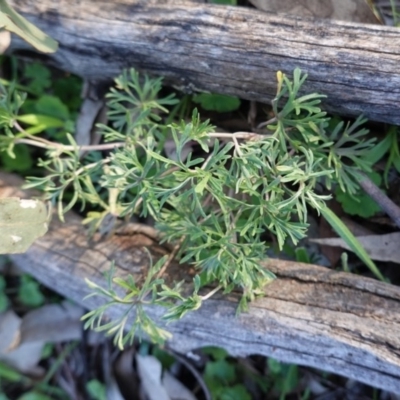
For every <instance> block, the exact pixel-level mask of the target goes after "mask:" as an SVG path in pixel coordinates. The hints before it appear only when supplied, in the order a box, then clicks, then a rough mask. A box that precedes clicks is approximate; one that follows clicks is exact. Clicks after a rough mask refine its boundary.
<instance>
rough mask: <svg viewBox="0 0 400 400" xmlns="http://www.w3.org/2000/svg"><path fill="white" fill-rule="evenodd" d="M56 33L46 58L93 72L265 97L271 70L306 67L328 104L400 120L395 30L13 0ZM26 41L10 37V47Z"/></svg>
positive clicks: (68, 0)
mask: <svg viewBox="0 0 400 400" xmlns="http://www.w3.org/2000/svg"><path fill="white" fill-rule="evenodd" d="M11 3H12V4H13V6H14V7H15V8H16V10H17V11H19V12H21V13H23V14H24V15H25V16H26V17H27V18H28V19H29V20H31V21H32V22H33V23H34V24H36V25H37V26H39V27H40V28H41V29H43V30H44V31H45V32H47V33H48V34H49V35H50V36H52V37H53V38H55V39H56V40H58V41H59V43H60V49H59V51H58V52H57V53H55V54H54V55H49V56H46V57H49V60H51V61H52V62H53V64H55V65H57V66H58V67H59V68H61V69H63V70H66V71H70V72H73V73H75V74H78V75H80V76H83V77H86V78H88V79H92V80H103V79H108V78H111V77H114V76H116V75H117V74H119V73H120V72H121V70H122V69H123V68H126V67H135V68H138V69H140V70H142V71H145V72H147V73H150V74H153V75H161V76H165V77H166V81H167V82H168V83H170V84H173V85H175V86H176V87H180V88H182V89H185V90H187V91H190V90H202V91H211V92H217V93H224V94H229V95H235V96H239V97H241V98H244V99H249V100H257V101H261V102H269V101H270V100H271V99H272V98H273V97H274V94H275V92H276V77H275V74H276V71H278V70H282V71H283V72H285V73H287V74H289V75H291V74H292V72H293V70H294V69H295V68H296V67H300V68H301V69H302V70H303V71H304V72H307V73H308V75H309V79H308V82H307V84H306V86H305V88H304V91H305V92H319V93H323V94H326V95H327V96H328V98H327V99H326V100H325V101H324V103H323V104H324V107H325V108H326V109H327V110H328V111H331V112H334V113H336V114H343V115H352V116H356V115H359V114H361V113H364V114H365V115H366V116H367V117H368V118H370V119H372V120H376V121H384V122H388V123H393V124H399V123H400V113H399V104H400V70H399V68H398V66H399V63H400V46H399V44H400V31H399V30H398V29H396V28H391V27H383V26H375V25H362V24H356V23H346V22H335V21H329V20H311V19H300V18H296V17H293V16H287V15H278V14H270V13H263V12H260V11H257V10H251V9H246V8H234V7H225V6H217V5H212V4H207V5H205V4H189V3H187V4H186V3H183V2H181V1H172V2H171V1H167V2H165V1H163V2H157V1H155V2H154V1H152V2H148V1H135V0H130V1H128V0H114V1H108V0H85V1H78V0H75V1H72V0H57V1H50V0H37V1H34V2H33V1H30V0H13V1H11ZM28 48H29V46H28V45H26V44H24V43H23V42H22V41H21V40H16V41H14V43H13V44H12V46H11V51H14V52H17V53H18V52H19V53H20V52H21V51H23V50H26V49H28Z"/></svg>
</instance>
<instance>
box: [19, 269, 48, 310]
mask: <svg viewBox="0 0 400 400" xmlns="http://www.w3.org/2000/svg"><path fill="white" fill-rule="evenodd" d="M18 299H19V301H20V302H21V303H22V304H24V305H26V306H29V307H39V306H40V305H42V304H43V303H44V300H45V298H44V296H43V293H42V292H41V291H40V286H39V283H38V282H37V281H35V280H34V279H33V278H31V277H30V276H28V275H23V276H22V277H21V284H20V286H19V287H18Z"/></svg>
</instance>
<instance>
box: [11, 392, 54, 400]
mask: <svg viewBox="0 0 400 400" xmlns="http://www.w3.org/2000/svg"><path fill="white" fill-rule="evenodd" d="M17 400H52V399H51V397H48V396H46V395H45V394H43V393H39V392H34V391H32V392H27V393H24V394H23V395H22V396H20V397H18V399H17Z"/></svg>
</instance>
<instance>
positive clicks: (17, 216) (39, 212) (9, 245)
mask: <svg viewBox="0 0 400 400" xmlns="http://www.w3.org/2000/svg"><path fill="white" fill-rule="evenodd" d="M48 222H49V213H48V210H47V207H46V205H45V203H43V202H41V201H38V200H21V199H18V198H15V197H10V198H4V199H0V231H1V233H2V238H1V241H0V254H14V253H24V252H25V251H27V250H28V248H29V247H30V246H31V244H32V243H33V242H34V241H35V240H36V239H37V238H38V237H40V236H43V235H44V234H45V233H46V232H47V228H48Z"/></svg>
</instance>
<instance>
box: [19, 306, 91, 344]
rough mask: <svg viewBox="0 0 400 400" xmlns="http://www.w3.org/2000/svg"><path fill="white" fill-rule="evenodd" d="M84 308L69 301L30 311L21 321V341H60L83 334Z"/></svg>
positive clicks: (74, 338)
mask: <svg viewBox="0 0 400 400" xmlns="http://www.w3.org/2000/svg"><path fill="white" fill-rule="evenodd" d="M83 313H84V312H83V309H82V308H81V307H78V306H77V305H75V304H73V303H70V302H68V301H63V302H62V303H61V304H47V305H45V306H43V307H40V308H37V309H36V310H32V311H30V312H28V313H27V314H26V315H25V316H24V318H23V319H22V323H21V342H22V343H28V342H37V341H42V342H43V341H45V342H46V343H48V342H51V343H59V342H66V341H68V340H77V339H80V338H81V335H82V322H81V317H82V315H83Z"/></svg>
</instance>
